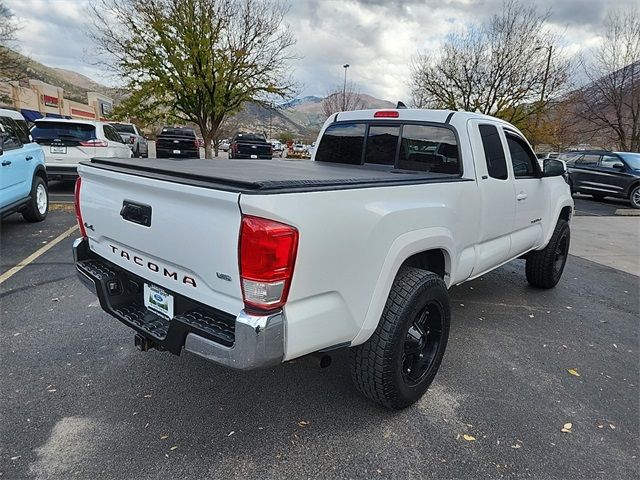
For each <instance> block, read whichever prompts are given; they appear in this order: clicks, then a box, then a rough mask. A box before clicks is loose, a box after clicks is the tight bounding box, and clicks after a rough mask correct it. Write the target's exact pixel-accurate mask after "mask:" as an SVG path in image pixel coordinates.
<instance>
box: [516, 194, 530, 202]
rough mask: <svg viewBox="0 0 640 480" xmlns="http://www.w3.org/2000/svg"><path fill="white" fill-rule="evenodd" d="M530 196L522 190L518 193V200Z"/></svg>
mask: <svg viewBox="0 0 640 480" xmlns="http://www.w3.org/2000/svg"><path fill="white" fill-rule="evenodd" d="M528 196H529V195H527V194H526V193H524V192H520V193H519V194H518V195H516V200H518V201H519V202H521V201H522V200H526V199H527V197H528Z"/></svg>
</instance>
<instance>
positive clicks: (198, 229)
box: [78, 165, 243, 315]
mask: <svg viewBox="0 0 640 480" xmlns="http://www.w3.org/2000/svg"><path fill="white" fill-rule="evenodd" d="M78 173H79V174H80V177H81V178H82V187H81V190H80V205H81V212H82V218H83V221H84V223H85V225H86V226H87V228H86V232H87V237H88V238H89V246H90V249H91V250H92V251H93V252H95V253H96V254H98V255H99V256H101V257H103V258H105V259H106V260H108V261H110V262H113V263H115V264H116V265H119V266H120V267H122V268H124V269H125V270H128V271H130V272H132V273H134V274H136V275H138V276H140V277H142V278H144V279H145V280H148V281H149V282H150V283H152V284H155V285H158V286H160V287H163V288H165V289H168V290H170V291H174V292H176V293H178V294H181V295H184V296H186V297H189V298H192V299H194V300H196V301H199V302H202V303H204V304H206V305H210V306H213V307H215V308H218V309H220V310H222V311H225V312H228V313H231V314H233V315H236V314H237V313H238V312H240V310H241V309H242V306H243V302H242V293H241V290H240V278H239V267H238V234H239V230H240V222H241V212H240V207H239V205H238V197H239V194H238V193H235V192H228V191H220V190H215V189H211V188H201V187H197V186H191V185H184V184H179V183H173V182H167V181H163V180H156V179H151V178H143V177H139V176H135V175H129V174H126V173H121V172H114V171H109V170H104V169H98V168H94V167H91V166H90V165H80V167H79V168H78ZM125 202H126V203H127V205H131V204H133V205H141V206H145V207H146V206H148V207H150V209H151V210H150V213H151V215H150V221H149V222H148V223H149V226H145V225H142V224H140V223H135V222H134V221H131V220H125V218H123V216H121V213H122V211H123V206H124V205H125ZM125 216H126V217H128V216H129V215H127V214H126V213H125Z"/></svg>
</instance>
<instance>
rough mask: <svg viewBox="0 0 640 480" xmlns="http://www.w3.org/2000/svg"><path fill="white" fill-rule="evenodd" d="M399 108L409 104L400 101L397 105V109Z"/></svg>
mask: <svg viewBox="0 0 640 480" xmlns="http://www.w3.org/2000/svg"><path fill="white" fill-rule="evenodd" d="M398 108H407V106H406V105H405V104H404V103H402V102H398V105H396V109H398Z"/></svg>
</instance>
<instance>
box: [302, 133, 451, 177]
mask: <svg viewBox="0 0 640 480" xmlns="http://www.w3.org/2000/svg"><path fill="white" fill-rule="evenodd" d="M315 161H317V162H327V163H339V164H347V165H363V164H364V165H377V166H386V167H387V168H388V169H390V170H391V169H397V170H408V171H417V172H432V173H441V174H450V175H460V174H461V173H462V168H461V163H460V154H459V149H458V142H457V140H456V136H455V134H454V132H453V131H452V130H451V129H450V128H448V127H446V126H436V125H425V124H417V123H416V124H413V123H410V122H403V123H399V122H394V123H393V124H390V123H386V124H385V123H377V122H367V123H365V122H362V123H357V122H353V123H352V122H341V123H335V124H332V125H329V127H327V129H326V130H325V132H324V134H323V135H322V138H321V140H320V145H319V146H318V150H317V152H316V156H315Z"/></svg>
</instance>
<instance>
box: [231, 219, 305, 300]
mask: <svg viewBox="0 0 640 480" xmlns="http://www.w3.org/2000/svg"><path fill="white" fill-rule="evenodd" d="M239 243H240V244H239V246H238V252H239V255H240V260H239V261H240V281H241V284H242V296H243V298H244V304H245V306H246V307H247V309H249V310H252V309H257V310H260V311H265V310H267V311H268V310H275V309H278V308H280V307H282V306H283V305H284V304H285V303H286V302H287V296H288V295H289V287H290V286H291V278H292V277H293V267H294V265H295V262H296V254H297V252H298V230H297V229H296V228H294V227H292V226H290V225H285V224H284V223H280V222H274V221H273V220H267V219H266V218H260V217H252V216H249V215H245V216H243V217H242V226H241V227H240V242H239Z"/></svg>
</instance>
